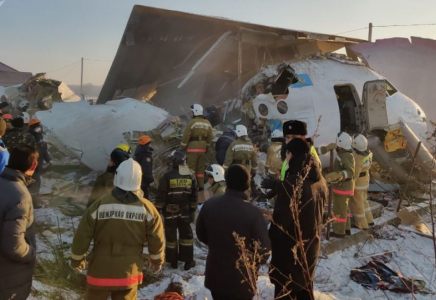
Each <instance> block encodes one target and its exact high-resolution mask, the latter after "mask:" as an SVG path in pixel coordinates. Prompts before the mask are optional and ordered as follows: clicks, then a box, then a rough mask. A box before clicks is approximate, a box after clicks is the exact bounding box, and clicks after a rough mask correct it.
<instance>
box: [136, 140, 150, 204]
mask: <svg viewBox="0 0 436 300" xmlns="http://www.w3.org/2000/svg"><path fill="white" fill-rule="evenodd" d="M133 159H134V160H136V161H137V162H138V163H139V164H140V165H141V169H142V182H141V189H142V191H143V192H144V197H145V198H147V199H150V194H149V191H148V188H149V187H150V184H152V183H153V181H154V178H153V148H152V147H151V138H150V137H149V136H148V135H141V136H140V137H139V141H138V147H136V149H135V154H134V155H133Z"/></svg>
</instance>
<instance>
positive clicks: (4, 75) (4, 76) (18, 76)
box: [0, 62, 32, 87]
mask: <svg viewBox="0 0 436 300" xmlns="http://www.w3.org/2000/svg"><path fill="white" fill-rule="evenodd" d="M30 77H32V73H30V72H20V71H17V70H15V69H14V68H11V67H9V66H7V65H5V64H4V63H1V62H0V86H4V87H7V86H11V85H15V84H20V83H23V82H25V81H26V80H27V79H29V78H30Z"/></svg>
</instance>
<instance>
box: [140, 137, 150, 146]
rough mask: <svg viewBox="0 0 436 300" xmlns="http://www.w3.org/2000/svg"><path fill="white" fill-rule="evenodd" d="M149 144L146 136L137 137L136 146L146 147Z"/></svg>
mask: <svg viewBox="0 0 436 300" xmlns="http://www.w3.org/2000/svg"><path fill="white" fill-rule="evenodd" d="M150 142H151V138H150V137H149V136H148V135H141V136H140V137H139V141H138V145H146V144H148V143H150Z"/></svg>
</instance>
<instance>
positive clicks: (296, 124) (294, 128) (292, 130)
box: [283, 120, 307, 135]
mask: <svg viewBox="0 0 436 300" xmlns="http://www.w3.org/2000/svg"><path fill="white" fill-rule="evenodd" d="M288 134H295V135H307V124H306V123H305V122H303V121H298V120H289V121H286V122H285V123H284V124H283V135H288Z"/></svg>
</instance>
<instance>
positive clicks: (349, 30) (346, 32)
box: [336, 27, 368, 34]
mask: <svg viewBox="0 0 436 300" xmlns="http://www.w3.org/2000/svg"><path fill="white" fill-rule="evenodd" d="M364 29H368V27H363V28H359V29H353V30H349V31H344V32H339V33H336V34H344V33H349V32H354V31H359V30H364Z"/></svg>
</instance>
